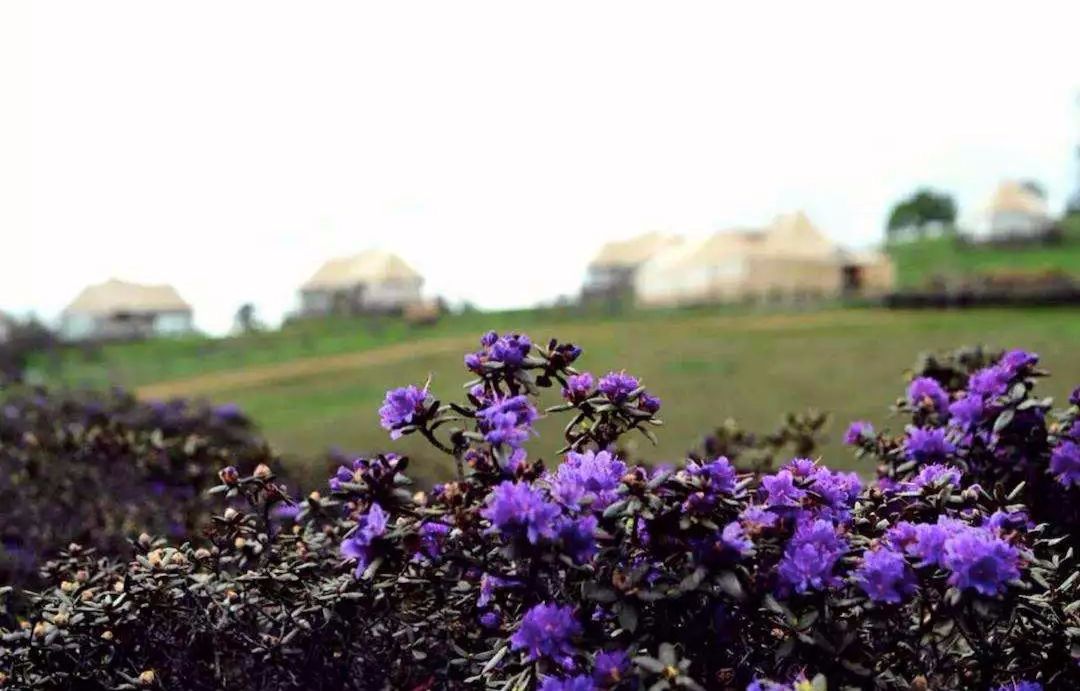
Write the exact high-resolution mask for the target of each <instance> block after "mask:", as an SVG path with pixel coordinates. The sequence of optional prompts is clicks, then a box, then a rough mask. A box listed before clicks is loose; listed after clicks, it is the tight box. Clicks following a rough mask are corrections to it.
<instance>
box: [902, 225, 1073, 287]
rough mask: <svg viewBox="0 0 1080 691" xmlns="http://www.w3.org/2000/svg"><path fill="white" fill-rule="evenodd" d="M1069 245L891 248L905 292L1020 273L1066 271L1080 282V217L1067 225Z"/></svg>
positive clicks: (934, 241) (945, 242)
mask: <svg viewBox="0 0 1080 691" xmlns="http://www.w3.org/2000/svg"><path fill="white" fill-rule="evenodd" d="M1063 223H1064V224H1065V242H1064V243H1063V244H1061V245H1058V246H1053V247H1038V246H1036V247H1027V248H1024V247H1020V248H1002V247H963V246H961V245H959V244H958V243H957V242H956V241H955V239H954V238H952V237H948V236H944V237H936V238H926V239H924V240H915V241H911V242H903V243H896V244H894V245H891V246H890V247H889V248H888V251H889V255H890V256H891V257H892V258H893V261H895V262H896V270H897V282H898V283H899V286H900V287H901V288H920V287H925V286H926V285H927V283H928V282H929V281H930V280H931V279H932V278H934V277H935V276H949V277H956V276H969V275H972V274H976V273H980V272H987V271H1001V270H1010V271H1015V270H1018V269H1024V270H1031V271H1049V270H1053V271H1064V272H1066V273H1069V274H1072V275H1073V276H1074V277H1075V278H1077V279H1080V217H1075V216H1074V217H1073V218H1071V219H1067V220H1065V221H1063Z"/></svg>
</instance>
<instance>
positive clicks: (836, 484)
mask: <svg viewBox="0 0 1080 691" xmlns="http://www.w3.org/2000/svg"><path fill="white" fill-rule="evenodd" d="M809 477H810V489H811V490H812V491H813V492H815V493H816V494H818V495H820V496H821V498H822V499H823V500H824V501H825V505H826V506H827V507H828V508H830V509H833V511H834V512H841V513H843V512H846V511H848V510H849V509H851V508H852V507H853V506H854V505H855V499H856V498H858V496H859V492H861V491H862V481H861V480H860V479H859V476H858V475H857V474H855V473H841V472H833V471H831V470H829V469H828V468H822V467H820V466H816V467H815V468H814V470H813V471H812V472H811V474H810V476H809Z"/></svg>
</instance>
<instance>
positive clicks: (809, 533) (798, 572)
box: [777, 520, 847, 593]
mask: <svg viewBox="0 0 1080 691" xmlns="http://www.w3.org/2000/svg"><path fill="white" fill-rule="evenodd" d="M846 552H847V544H846V542H845V541H844V540H843V539H842V538H841V537H840V536H839V535H837V533H836V528H835V526H833V524H832V523H831V522H829V521H826V520H812V521H809V520H808V521H803V522H801V523H799V525H798V526H797V527H796V528H795V534H794V535H792V537H791V540H790V541H789V542H788V544H787V547H786V548H785V549H784V556H783V558H781V559H780V564H779V566H778V567H777V574H778V575H779V576H780V581H781V584H782V585H783V586H784V587H785V588H790V589H794V590H795V592H798V593H805V592H806V591H807V590H821V589H823V588H826V587H829V586H832V585H836V584H837V583H838V582H839V579H838V578H837V577H836V576H834V575H833V568H834V567H835V566H836V562H837V561H838V560H839V559H840V557H842V556H843V555H844V554H845V553H846Z"/></svg>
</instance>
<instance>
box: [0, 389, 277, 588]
mask: <svg viewBox="0 0 1080 691" xmlns="http://www.w3.org/2000/svg"><path fill="white" fill-rule="evenodd" d="M260 463H265V464H269V465H271V466H273V467H275V468H276V467H277V463H276V460H275V459H274V457H273V455H272V454H271V452H270V450H269V449H268V447H267V446H266V444H265V443H264V442H263V441H262V440H261V439H260V438H259V437H258V436H257V435H256V434H255V432H254V429H253V428H252V425H251V423H250V422H249V421H248V420H247V419H246V418H245V417H244V416H243V415H242V414H241V413H240V412H239V411H238V410H237V409H236V408H235V406H218V407H210V406H207V405H200V404H192V403H189V402H186V401H182V400H174V401H170V402H167V403H139V402H137V401H136V400H135V399H134V398H133V397H131V396H130V395H128V394H125V393H123V392H120V391H114V392H112V393H109V394H107V395H94V396H91V395H50V394H48V393H47V392H46V391H44V390H23V391H18V392H12V393H10V395H7V396H5V397H4V398H3V399H2V400H0V579H2V580H0V582H3V583H8V584H25V585H37V584H38V583H39V581H38V580H37V578H36V576H37V571H38V567H39V565H40V563H41V561H42V558H43V557H47V556H52V555H55V554H56V552H57V550H58V549H59V548H63V547H65V546H66V545H68V544H69V543H71V542H77V543H79V544H80V545H82V546H83V547H84V548H93V549H95V550H97V552H98V553H100V554H103V555H109V556H120V555H128V554H129V553H130V550H129V548H128V536H130V535H137V534H139V532H140V531H143V530H146V531H150V532H153V533H155V534H162V535H166V536H169V537H171V538H174V539H177V540H183V539H187V538H189V537H193V536H196V535H198V534H199V532H200V530H201V528H202V526H203V525H205V524H206V523H207V522H208V521H209V516H210V514H211V513H212V511H211V509H213V508H217V507H218V505H219V502H218V501H216V500H214V499H213V498H211V497H208V496H207V495H206V490H208V489H209V488H210V487H212V486H214V484H216V483H217V481H218V480H217V472H218V470H219V469H220V468H221V467H223V466H225V465H236V466H239V467H241V468H243V469H245V470H246V471H247V472H248V473H250V472H252V471H253V470H254V468H255V467H256V466H257V465H258V464H260Z"/></svg>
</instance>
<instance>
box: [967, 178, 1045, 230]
mask: <svg viewBox="0 0 1080 691" xmlns="http://www.w3.org/2000/svg"><path fill="white" fill-rule="evenodd" d="M1053 223H1054V222H1053V219H1052V218H1051V217H1050V213H1049V212H1048V211H1047V208H1046V200H1045V199H1043V197H1042V195H1040V194H1039V193H1037V192H1035V191H1034V190H1032V189H1031V188H1029V187H1027V186H1026V185H1024V184H1023V183H1020V182H1017V181H1015V180H1006V181H1005V182H1002V183H1001V184H1000V185H998V188H997V190H995V191H994V195H993V196H992V197H991V198H990V201H989V202H988V203H987V204H986V206H985V208H984V209H983V210H982V212H981V213H980V214H979V215H978V216H977V217H976V218H975V219H973V221H972V224H971V225H972V227H971V230H972V232H973V234H974V235H975V237H977V238H980V239H988V240H998V239H1009V238H1016V239H1024V238H1033V237H1039V236H1041V235H1042V234H1043V233H1045V232H1046V231H1047V230H1049V229H1050V228H1051V227H1052V226H1053Z"/></svg>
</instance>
